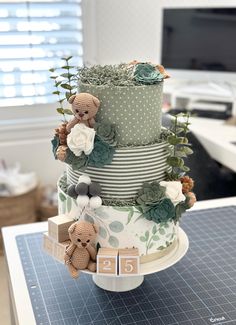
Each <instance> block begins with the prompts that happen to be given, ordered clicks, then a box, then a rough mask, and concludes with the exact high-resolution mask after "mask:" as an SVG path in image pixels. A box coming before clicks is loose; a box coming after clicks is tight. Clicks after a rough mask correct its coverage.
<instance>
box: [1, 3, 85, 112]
mask: <svg viewBox="0 0 236 325" xmlns="http://www.w3.org/2000/svg"><path fill="white" fill-rule="evenodd" d="M70 55H72V56H73V60H74V61H73V64H75V65H77V66H78V65H81V64H82V21H81V0H57V1H56V0H42V1H34V0H29V1H23V0H18V1H10V2H1V1H0V106H5V107H6V106H19V105H32V104H38V103H50V102H54V101H55V95H52V94H51V93H52V91H53V90H55V89H53V82H52V80H51V79H50V78H49V76H50V73H49V71H48V70H49V69H50V68H52V67H57V66H60V65H61V58H62V57H64V56H70Z"/></svg>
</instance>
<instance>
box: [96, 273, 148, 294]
mask: <svg viewBox="0 0 236 325" xmlns="http://www.w3.org/2000/svg"><path fill="white" fill-rule="evenodd" d="M143 280H144V276H143V275H138V276H127V277H113V276H102V275H96V274H94V275H93V282H94V283H95V284H96V285H97V286H98V287H100V288H102V289H104V290H108V291H116V292H124V291H129V290H133V289H135V288H137V287H139V286H140V285H141V284H142V283H143Z"/></svg>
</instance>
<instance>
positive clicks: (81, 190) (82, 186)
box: [75, 183, 88, 195]
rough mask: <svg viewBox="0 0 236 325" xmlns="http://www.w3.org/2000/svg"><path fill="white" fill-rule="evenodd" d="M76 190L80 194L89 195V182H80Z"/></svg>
mask: <svg viewBox="0 0 236 325" xmlns="http://www.w3.org/2000/svg"><path fill="white" fill-rule="evenodd" d="M75 191H76V193H77V194H79V195H87V194H88V184H86V183H79V184H77V185H76V187H75Z"/></svg>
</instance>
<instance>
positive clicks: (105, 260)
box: [97, 248, 118, 275]
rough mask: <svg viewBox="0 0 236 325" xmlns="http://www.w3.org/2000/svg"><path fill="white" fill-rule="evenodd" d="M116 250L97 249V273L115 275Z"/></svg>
mask: <svg viewBox="0 0 236 325" xmlns="http://www.w3.org/2000/svg"><path fill="white" fill-rule="evenodd" d="M117 257H118V249H113V248H99V251H98V254H97V273H98V274H111V275H117Z"/></svg>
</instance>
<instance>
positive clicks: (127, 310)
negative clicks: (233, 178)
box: [16, 206, 236, 325]
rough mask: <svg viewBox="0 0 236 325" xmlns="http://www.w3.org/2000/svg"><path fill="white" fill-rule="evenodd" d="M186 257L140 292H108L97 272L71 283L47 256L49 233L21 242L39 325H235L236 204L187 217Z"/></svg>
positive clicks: (148, 281) (147, 279) (149, 280)
mask: <svg viewBox="0 0 236 325" xmlns="http://www.w3.org/2000/svg"><path fill="white" fill-rule="evenodd" d="M181 227H182V228H183V229H184V230H185V232H186V233H187V235H188V237H189V241H190V248H189V251H188V253H187V254H186V256H185V257H184V258H183V259H182V260H181V261H180V262H178V263H177V264H176V265H174V266H173V267H171V268H169V269H166V270H164V271H161V272H159V273H155V274H152V275H148V276H146V277H145V281H144V283H143V284H142V285H141V286H140V287H139V288H137V289H135V290H133V291H129V292H124V293H115V292H114V293H113V292H108V291H105V290H102V289H100V288H98V287H96V285H95V284H94V283H93V282H92V278H91V276H90V275H86V274H81V275H80V277H79V279H78V280H73V279H71V278H70V276H69V274H68V271H67V269H66V267H65V266H64V265H62V264H60V263H58V262H56V261H55V260H54V259H53V258H51V257H50V256H48V255H47V254H46V253H44V252H43V249H42V234H41V233H34V234H27V235H20V236H18V237H17V238H16V240H17V245H18V249H19V253H20V256H21V260H22V265H23V269H24V273H25V278H26V283H27V286H28V290H29V294H30V297H31V301H32V307H33V311H34V315H35V318H36V321H37V324H42V325H44V324H54V325H56V324H57V325H61V324H63V325H75V324H78V325H80V324H81V325H120V324H139V325H159V324H160V325H201V324H203V325H204V324H206V325H208V324H217V325H219V324H230V325H231V324H236V250H235V247H236V236H235V233H236V207H234V206H231V207H222V208H214V209H207V210H200V211H192V212H188V213H186V214H185V215H184V217H183V220H182V223H181Z"/></svg>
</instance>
